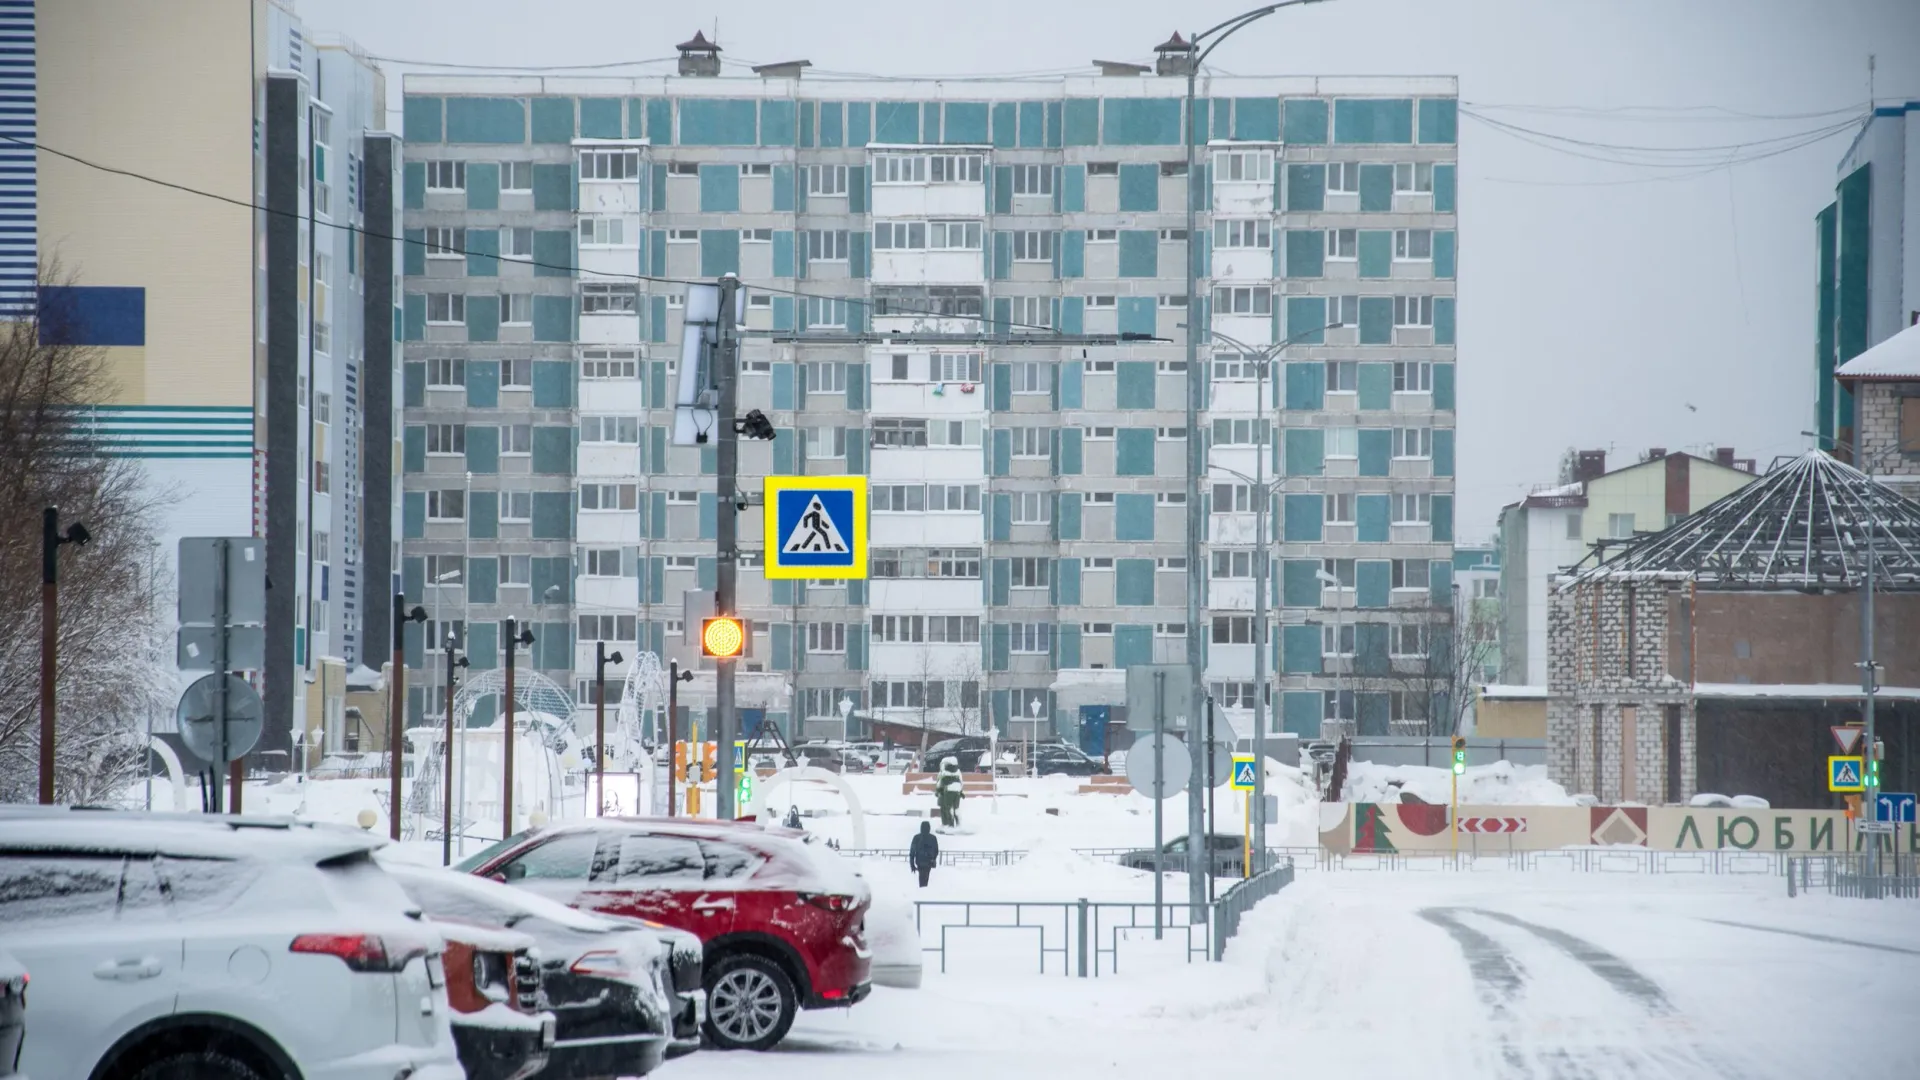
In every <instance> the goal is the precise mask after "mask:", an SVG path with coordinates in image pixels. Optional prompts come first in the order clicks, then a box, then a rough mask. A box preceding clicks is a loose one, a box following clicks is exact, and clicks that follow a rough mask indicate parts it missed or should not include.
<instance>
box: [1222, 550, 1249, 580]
mask: <svg viewBox="0 0 1920 1080" xmlns="http://www.w3.org/2000/svg"><path fill="white" fill-rule="evenodd" d="M1213 576H1214V577H1215V578H1250V577H1252V576H1253V552H1251V551H1215V552H1213Z"/></svg>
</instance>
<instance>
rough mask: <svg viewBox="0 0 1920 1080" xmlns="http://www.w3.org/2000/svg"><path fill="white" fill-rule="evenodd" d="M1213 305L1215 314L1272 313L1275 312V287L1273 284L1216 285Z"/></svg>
mask: <svg viewBox="0 0 1920 1080" xmlns="http://www.w3.org/2000/svg"><path fill="white" fill-rule="evenodd" d="M1213 305H1214V306H1213V314H1214V315H1216V316H1218V315H1253V316H1256V317H1257V316H1261V315H1271V314H1273V287H1272V286H1271V285H1216V286H1214V289H1213ZM1243 305H1244V306H1243Z"/></svg>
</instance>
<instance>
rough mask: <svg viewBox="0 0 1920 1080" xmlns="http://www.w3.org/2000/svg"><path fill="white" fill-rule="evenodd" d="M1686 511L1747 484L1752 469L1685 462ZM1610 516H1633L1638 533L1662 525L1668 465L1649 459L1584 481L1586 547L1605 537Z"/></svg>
mask: <svg viewBox="0 0 1920 1080" xmlns="http://www.w3.org/2000/svg"><path fill="white" fill-rule="evenodd" d="M1687 466H1688V479H1687V496H1688V498H1687V513H1689V514H1692V513H1696V512H1698V511H1699V510H1700V509H1701V508H1703V507H1705V506H1706V505H1707V504H1708V503H1711V502H1714V501H1716V500H1718V499H1721V498H1724V497H1725V496H1727V495H1729V494H1731V493H1733V492H1735V491H1738V490H1739V489H1741V488H1742V487H1745V486H1746V485H1748V484H1750V483H1752V482H1753V481H1754V479H1755V478H1754V476H1753V474H1752V473H1745V472H1741V471H1740V470H1738V469H1729V468H1727V467H1725V466H1724V465H1716V464H1714V463H1713V462H1711V461H1706V460H1703V459H1699V458H1692V459H1689V460H1688V461H1687ZM1615 514H1632V515H1633V527H1634V528H1635V529H1637V530H1639V531H1640V532H1659V531H1660V530H1661V529H1664V528H1666V527H1667V465H1666V462H1665V461H1649V462H1645V463H1643V464H1640V465H1634V466H1630V467H1628V468H1625V469H1622V470H1620V471H1619V472H1616V473H1609V474H1608V475H1606V476H1602V477H1600V478H1598V479H1596V480H1590V481H1588V482H1587V508H1586V511H1585V512H1584V514H1583V515H1582V517H1581V519H1580V537H1581V539H1582V540H1584V541H1585V542H1586V543H1587V544H1588V545H1589V546H1591V545H1593V544H1595V543H1598V542H1599V541H1601V540H1604V539H1607V538H1608V537H1609V535H1610V534H1609V532H1608V529H1607V522H1608V521H1609V520H1610V519H1611V518H1612V516H1613V515H1615Z"/></svg>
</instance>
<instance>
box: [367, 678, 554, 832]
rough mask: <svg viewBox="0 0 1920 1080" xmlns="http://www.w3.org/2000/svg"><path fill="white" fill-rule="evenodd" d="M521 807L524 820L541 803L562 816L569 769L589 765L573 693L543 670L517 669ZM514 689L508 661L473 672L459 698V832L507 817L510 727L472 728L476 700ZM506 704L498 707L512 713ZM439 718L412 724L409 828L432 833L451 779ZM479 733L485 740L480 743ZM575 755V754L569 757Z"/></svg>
mask: <svg viewBox="0 0 1920 1080" xmlns="http://www.w3.org/2000/svg"><path fill="white" fill-rule="evenodd" d="M513 683H514V685H513V702H514V708H513V712H514V716H513V721H514V725H513V726H514V732H515V739H514V770H513V774H514V776H513V778H514V784H513V787H514V800H513V801H514V810H515V819H516V823H518V822H521V821H524V820H525V819H526V817H527V816H528V815H530V814H532V813H533V812H534V811H536V810H538V811H540V812H542V813H544V814H546V815H547V816H548V817H549V818H557V817H559V816H561V814H560V811H561V800H562V799H563V797H564V795H565V792H566V774H567V773H568V772H573V771H583V770H584V767H585V766H584V763H583V761H582V758H581V755H580V754H579V752H578V751H579V737H578V736H576V735H575V734H574V731H573V697H572V695H570V694H568V693H567V692H566V690H565V689H563V688H562V687H561V686H560V685H559V684H558V683H556V682H554V681H553V680H552V679H549V678H547V677H546V676H545V675H542V674H540V673H539V672H537V671H521V670H518V669H516V670H515V671H514V680H513ZM506 691H507V676H506V672H505V671H504V670H503V669H500V668H492V669H489V670H486V671H478V672H474V673H472V674H471V675H470V676H468V678H467V682H466V685H464V686H462V687H460V689H459V691H458V692H457V693H456V694H455V695H454V698H453V725H454V765H453V769H454V773H453V775H454V784H455V791H454V805H455V807H457V808H458V812H457V813H456V814H455V815H454V817H455V819H456V820H455V822H454V831H455V833H456V835H464V834H466V833H468V832H471V831H475V830H477V831H478V833H479V834H480V835H485V836H491V835H492V833H493V832H495V831H497V829H498V825H497V824H496V823H497V822H498V821H499V820H500V797H501V795H502V794H503V792H502V791H501V756H502V755H501V748H502V745H503V743H502V739H503V736H504V732H503V731H502V726H501V725H500V724H498V723H496V724H494V725H492V726H490V727H488V728H479V729H475V728H470V727H468V726H467V725H468V723H469V721H470V719H471V717H472V716H473V710H474V706H475V705H477V704H478V703H479V702H480V701H481V700H483V699H485V698H488V697H501V696H504V695H505V694H506ZM505 715H506V710H505V708H499V709H496V710H495V716H496V717H499V718H501V719H504V718H505ZM445 737H446V732H445V729H444V728H443V727H441V726H439V725H433V726H431V727H417V728H410V729H409V730H408V731H407V741H408V742H409V743H411V744H412V747H413V753H414V754H415V758H414V768H413V784H412V789H411V790H410V791H409V792H408V795H407V806H406V810H405V814H404V819H403V823H402V834H403V835H404V836H406V837H407V838H408V839H414V840H418V839H424V838H427V837H428V836H429V834H432V835H434V836H437V835H438V834H439V829H440V824H441V815H442V814H443V813H444V809H443V808H444V806H445V801H444V795H445V791H446V788H445V784H444V783H443V781H442V779H441V760H442V756H443V751H442V749H441V743H442V741H443V740H444V739H445ZM475 739H479V740H481V742H480V744H478V745H475V744H474V743H473V741H474V740H475ZM569 755H571V757H570V758H569Z"/></svg>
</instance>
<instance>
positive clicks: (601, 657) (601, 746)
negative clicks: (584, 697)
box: [593, 641, 621, 817]
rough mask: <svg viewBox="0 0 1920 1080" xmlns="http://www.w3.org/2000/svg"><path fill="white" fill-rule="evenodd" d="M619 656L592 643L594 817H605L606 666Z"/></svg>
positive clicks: (598, 644) (603, 646)
mask: <svg viewBox="0 0 1920 1080" xmlns="http://www.w3.org/2000/svg"><path fill="white" fill-rule="evenodd" d="M620 660H621V657H620V654H619V653H617V652H615V653H608V652H607V643H606V642H604V641H596V642H594V643H593V778H594V783H595V784H596V785H597V786H598V787H599V789H600V795H599V806H598V808H597V809H596V810H594V816H595V817H606V816H607V664H609V663H614V664H617V663H619V662H620Z"/></svg>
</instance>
